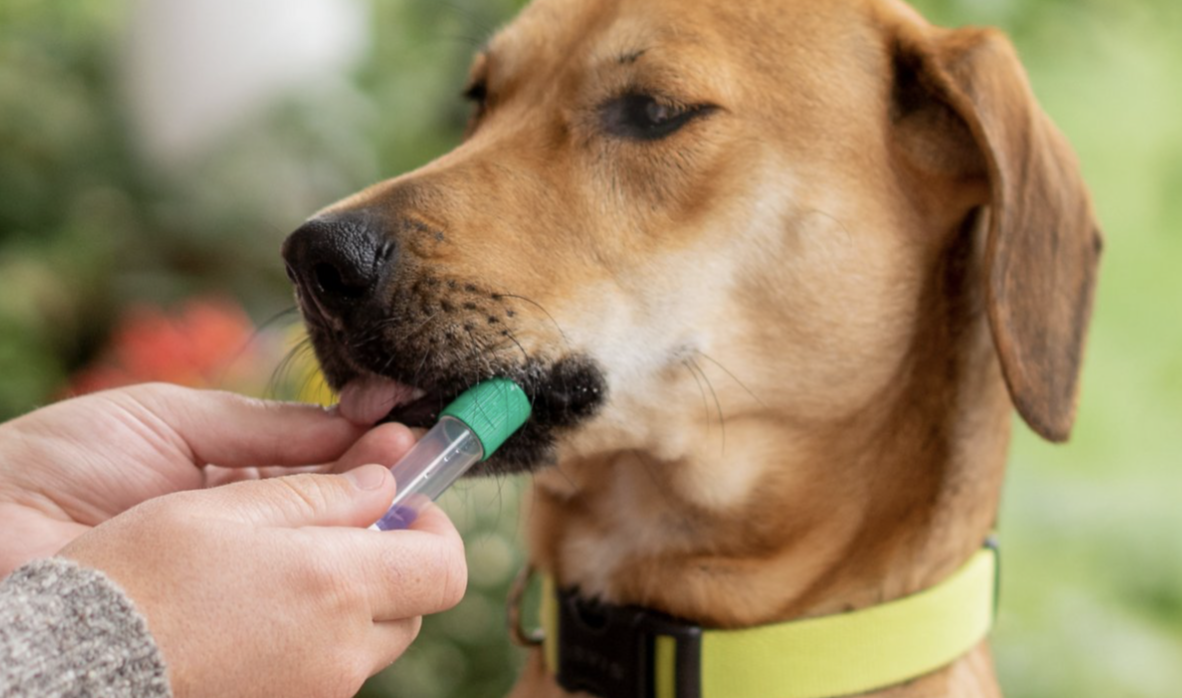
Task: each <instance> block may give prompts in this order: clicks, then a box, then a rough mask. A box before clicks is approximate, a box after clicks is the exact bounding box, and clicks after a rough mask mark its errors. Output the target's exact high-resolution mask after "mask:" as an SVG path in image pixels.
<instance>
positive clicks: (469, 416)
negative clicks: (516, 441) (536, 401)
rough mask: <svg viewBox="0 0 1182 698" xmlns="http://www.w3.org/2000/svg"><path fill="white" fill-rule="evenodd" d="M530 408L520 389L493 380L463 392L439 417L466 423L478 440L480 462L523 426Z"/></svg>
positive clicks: (499, 379) (511, 384)
mask: <svg viewBox="0 0 1182 698" xmlns="http://www.w3.org/2000/svg"><path fill="white" fill-rule="evenodd" d="M531 409H532V408H531V406H530V404H529V398H527V397H526V396H525V391H524V390H522V389H521V386H519V385H517V384H516V383H514V382H513V381H511V380H509V379H507V378H493V379H491V380H486V381H484V382H483V383H478V384H477V385H475V386H474V387H472V388H469V389H468V390H466V391H465V392H464V393H463V394H461V395H460V396H459V397H457V398H456V399H455V400H453V401H452V403H451V404H450V405H448V406H447V407H446V408H444V410H443V413H442V414H440V417H442V416H444V415H448V416H451V417H454V418H456V419H458V420H460V421H461V422H463V423H464V424H466V425H467V426H468V428H469V429H471V430H472V431H473V432H474V433H475V434H476V438H478V439H480V445H481V447H482V448H483V450H484V458H483V460H488V458H489V456H491V455H492V454H493V453H495V452H496V450H497V449H498V448H500V447H501V444H503V443H505V440H506V439H508V438H509V437H510V436H512V435H513V434H514V432H516V431H517V430H518V429H520V428H521V427H522V425H524V424H525V422H526V420H528V419H529V415H530V410H531Z"/></svg>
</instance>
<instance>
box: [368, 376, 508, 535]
mask: <svg viewBox="0 0 1182 698" xmlns="http://www.w3.org/2000/svg"><path fill="white" fill-rule="evenodd" d="M529 414H530V404H529V399H528V398H526V396H525V392H524V391H522V389H521V388H520V387H519V386H518V385H517V384H516V383H514V382H513V381H511V380H507V379H504V378H494V379H492V380H488V381H485V382H483V383H479V384H477V385H476V386H475V387H473V388H470V389H469V390H468V391H466V392H465V393H463V394H462V395H460V396H459V397H458V398H456V399H455V400H454V401H453V402H452V403H451V404H450V405H448V406H447V407H446V408H445V409H444V410H443V412H442V413H441V414H440V416H439V421H438V422H436V423H435V426H433V427H431V430H430V431H428V432H427V433H426V435H424V436H423V438H422V439H420V440H419V442H418V443H417V444H415V446H414V448H412V449H410V451H407V453H406V455H405V456H403V457H402V459H401V460H399V461H398V462H397V463H395V464H394V465H393V466H391V467H390V472H391V473H392V474H393V475H394V480H395V481H396V482H397V483H398V494H396V495H394V501H393V502H392V503H391V504H390V509H389V511H387V512H386V514H385V515H384V516H382V518H381V519H379V520H378V521H377V523H375V524H373V525H372V526H370V528H371V529H373V530H377V531H392V530H396V529H403V528H407V527H408V526H410V524H411V523H413V522H414V520H415V518H416V517H417V516H418V514H419V512H420V511H422V509H423V507H425V506H426V505H427V504H429V503H431V502H432V501H434V500H436V499H438V498H439V495H441V494H443V492H444V490H446V489H447V488H448V487H450V486H451V484H452V483H453V482H455V481H456V480H457V479H459V477H460V476H461V475H463V474H464V473H465V472H466V471H467V470H468V469H469V468H471V467H472V466H473V465H475V464H476V463H478V462H480V461H482V460H487V459H488V457H489V456H491V455H492V454H493V453H494V452H495V451H496V450H497V449H498V448H500V447H501V444H503V443H504V442H505V440H506V439H508V438H509V437H510V436H512V435H513V433H514V432H516V431H517V430H518V429H520V428H521V426H522V425H523V424H525V421H526V420H527V419H529Z"/></svg>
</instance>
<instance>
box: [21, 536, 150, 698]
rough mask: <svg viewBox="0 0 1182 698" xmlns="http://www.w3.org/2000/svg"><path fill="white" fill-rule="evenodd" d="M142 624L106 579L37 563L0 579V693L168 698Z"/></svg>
mask: <svg viewBox="0 0 1182 698" xmlns="http://www.w3.org/2000/svg"><path fill="white" fill-rule="evenodd" d="M171 695H172V692H171V690H170V689H169V686H168V678H167V676H166V675H165V671H164V661H163V660H162V659H161V657H160V652H159V650H158V649H157V648H156V643H155V641H154V640H153V639H152V636H151V635H150V634H149V633H148V626H147V623H146V622H145V621H144V618H143V616H141V615H140V614H139V613H138V612H137V611H136V610H135V607H133V606H132V604H131V600H130V599H128V598H127V596H126V595H124V593H123V591H122V590H121V589H120V588H119V587H118V586H116V585H115V583H114V582H113V581H111V580H110V579H109V578H108V577H107V576H106V575H105V574H103V573H102V572H98V571H96V570H92V569H88V568H85V567H82V566H80V565H77V564H75V563H73V562H71V561H69V560H64V559H62V558H53V559H49V560H38V561H36V562H32V563H29V564H28V565H25V566H24V567H21V568H20V569H18V570H17V571H15V572H13V573H12V574H11V575H9V576H8V577H7V578H6V579H4V580H3V581H0V696H2V697H3V698H9V697H13V698H15V697H16V696H48V697H57V696H63V697H64V696H77V697H79V698H81V697H82V696H101V697H102V698H116V697H117V696H118V697H123V696H136V697H139V696H147V697H148V698H156V697H158V696H171Z"/></svg>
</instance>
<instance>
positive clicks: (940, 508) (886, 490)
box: [530, 243, 1012, 627]
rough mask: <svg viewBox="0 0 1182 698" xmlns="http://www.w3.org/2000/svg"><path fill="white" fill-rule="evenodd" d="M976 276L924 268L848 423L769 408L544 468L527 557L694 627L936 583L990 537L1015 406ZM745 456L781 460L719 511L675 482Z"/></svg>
mask: <svg viewBox="0 0 1182 698" xmlns="http://www.w3.org/2000/svg"><path fill="white" fill-rule="evenodd" d="M970 255H971V249H969V247H968V245H967V243H966V249H965V250H964V252H963V255H961V256H962V257H963V258H965V259H967V258H969V256H970ZM956 258H957V255H952V256H951V259H952V260H954V261H953V262H952V264H954V265H955V264H956V263H955V259H956ZM973 277H975V274H974V273H971V272H970V271H969V270H967V269H966V268H965V267H958V268H946V269H936V270H934V271H933V278H932V280H931V284H930V285H931V286H932V288H931V289H930V291H929V292H927V293H925V299H924V300H922V301H921V302H922V303H931V304H933V307H931V308H924V309H923V312H922V313H921V314H920V315H919V316H920V317H922V318H924V319H925V320H924V322H923V323H922V324H919V325H917V327H916V330H915V335H914V337H913V341H912V346H913V350H912V351H911V353H910V354H909V357H908V359H907V361H906V362H905V366H904V367H903V370H902V373H901V375H900V377H899V380H897V381H895V382H894V383H893V384H892V387H891V388H890V389H889V391H888V393H887V394H883V395H881V396H880V398H879V399H877V400H876V401H875V402H874V404H873V406H871V407H869V408H867V409H866V410H864V411H863V412H861V413H859V414H858V415H856V417H854V418H852V419H849V420H847V421H846V422H844V423H840V424H831V425H828V426H827V427H825V428H822V429H816V428H810V429H809V430H807V431H806V432H799V431H798V432H792V429H793V427H792V426H791V425H788V424H785V422H784V420H783V419H781V418H780V417H779V416H778V415H777V414H776V413H775V412H774V411H771V410H769V411H768V412H766V413H763V414H757V415H751V416H745V417H743V418H742V419H738V420H735V421H733V422H728V424H727V426H726V429H727V444H728V445H727V447H726V451H725V452H724V453H721V454H718V453H715V455H714V456H713V457H712V458H709V457H708V458H701V459H685V460H680V461H677V462H662V461H660V460H658V459H656V458H654V457H653V456H651V455H650V454H645V453H639V452H632V451H629V452H621V453H616V454H612V455H610V456H605V457H602V458H596V459H587V460H571V461H567V462H564V463H563V464H562V465H561V467H560V468H558V469H555V470H552V471H549V472H545V473H542V474H540V475H539V476H538V477H537V479H536V486H535V496H534V497H533V502H532V512H531V516H530V520H531V537H532V541H531V542H532V555H533V559H534V563H535V564H536V565H537V566H538V567H539V568H541V569H542V570H544V571H546V572H547V573H550V574H552V575H554V576H555V577H556V579H557V581H558V583H559V584H561V585H563V586H567V587H578V588H579V589H580V591H581V593H583V594H585V595H587V596H594V597H599V598H601V599H603V600H606V601H609V602H612V603H617V604H637V605H642V606H647V607H650V608H654V609H657V610H661V611H664V612H667V613H671V614H673V615H675V616H679V617H682V618H685V619H688V620H691V621H695V622H698V623H700V624H702V625H705V626H708V627H747V626H752V625H758V624H763V623H769V622H776V621H783V620H789V619H794V618H800V617H807V616H817V615H826V614H830V613H834V612H839V611H844V610H851V609H856V608H862V607H867V606H872V605H875V604H879V603H882V602H885V601H889V600H891V599H894V598H898V597H900V596H904V595H906V594H910V593H913V592H915V591H918V590H920V589H923V588H927V587H929V586H931V585H933V584H935V583H937V582H938V581H940V580H941V579H942V578H944V577H945V576H947V575H948V574H949V573H950V572H951V571H953V570H954V569H956V568H957V567H958V566H960V565H961V564H963V563H964V562H965V561H966V560H967V559H968V558H969V557H970V556H971V555H972V553H973V552H974V551H975V550H977V549H978V548H979V547H980V545H981V544H982V542H983V541H984V539H985V538H986V536H987V535H988V534H989V532H990V530H991V528H992V526H993V523H994V517H995V513H996V508H997V503H998V498H999V494H1000V488H1001V481H1002V475H1003V471H1004V462H1005V454H1006V449H1007V446H1008V440H1009V422H1010V414H1011V409H1012V408H1011V406H1010V402H1009V399H1008V397H1007V394H1006V390H1005V385H1004V383H1003V380H1002V377H1001V373H1000V369H999V367H998V363H997V359H996V356H995V353H994V350H993V347H992V343H991V340H990V337H989V331H988V326H987V324H986V321H985V318H984V314H983V313H982V312H980V311H979V310H978V307H979V303H978V302H977V301H976V300H975V298H976V294H975V293H974V292H972V291H971V290H970V289H971V288H974V287H975V278H973ZM950 286H952V287H953V288H950ZM789 432H791V433H789ZM786 444H791V447H790V448H789V447H787V446H786ZM769 454H772V455H769ZM780 454H782V455H780ZM751 458H761V459H765V460H767V459H769V458H770V459H778V458H783V462H782V463H781V462H776V463H775V464H774V465H770V466H769V467H766V468H762V469H761V472H765V473H768V475H767V476H766V477H764V478H763V479H762V480H761V481H759V482H747V483H738V484H735V483H729V484H728V485H727V486H730V487H740V488H745V490H744V495H743V497H741V500H742V505H741V506H740V507H739V508H737V509H734V510H732V511H727V512H724V513H720V512H718V511H712V510H710V509H709V508H706V507H702V506H699V504H698V503H696V502H695V501H694V500H693V498H691V497H685V496H683V495H682V493H681V491H680V490H679V488H678V486H677V485H676V484H674V483H677V482H679V481H682V482H684V481H685V480H686V479H687V478H689V479H692V478H694V477H695V475H694V474H695V473H696V474H699V475H698V477H700V478H708V477H711V473H714V474H722V473H725V472H726V471H727V469H728V467H729V465H728V464H732V463H735V462H740V461H741V460H742V459H751ZM720 477H721V475H720ZM698 486H699V487H709V486H710V485H709V484H706V485H702V484H701V483H698Z"/></svg>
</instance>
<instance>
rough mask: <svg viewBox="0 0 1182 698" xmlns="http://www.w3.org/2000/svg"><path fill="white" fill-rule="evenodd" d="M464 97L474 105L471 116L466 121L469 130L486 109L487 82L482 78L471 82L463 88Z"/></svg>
mask: <svg viewBox="0 0 1182 698" xmlns="http://www.w3.org/2000/svg"><path fill="white" fill-rule="evenodd" d="M464 99H466V100H468V101H469V102H471V103H472V104H473V105H474V106H475V108H474V109H473V110H472V117H471V118H470V119H469V121H468V128H469V130H471V129H472V127H473V126H475V125H476V122H477V121H479V120H480V117H482V116H484V112H485V111H486V110H487V109H488V83H486V82H485V81H483V80H480V81H479V82H474V83H472V85H471V86H469V87H468V89H466V90H464Z"/></svg>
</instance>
